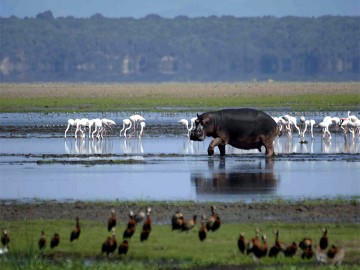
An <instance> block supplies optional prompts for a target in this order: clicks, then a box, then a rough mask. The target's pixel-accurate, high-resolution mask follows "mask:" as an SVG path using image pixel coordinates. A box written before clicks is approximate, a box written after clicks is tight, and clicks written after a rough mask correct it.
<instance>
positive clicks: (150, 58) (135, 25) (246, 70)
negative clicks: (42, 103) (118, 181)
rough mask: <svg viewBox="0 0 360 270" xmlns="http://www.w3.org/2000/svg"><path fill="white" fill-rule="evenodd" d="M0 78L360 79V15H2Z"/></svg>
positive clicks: (99, 80) (74, 79) (117, 80)
mask: <svg viewBox="0 0 360 270" xmlns="http://www.w3.org/2000/svg"><path fill="white" fill-rule="evenodd" d="M0 27H1V28H0V33H1V35H0V46H1V50H0V80H1V81H19V82H22V81H96V82H102V81H103V82H136V81H141V82H146V81H148V82H158V81H239V80H267V79H273V80H298V81H300V80H320V81H344V80H355V81H359V80H360V76H359V75H360V45H359V40H360V21H359V17H349V16H323V17H318V18H304V17H290V16H289V17H282V18H276V17H271V16H267V17H246V18H241V17H233V16H222V17H216V16H210V17H199V18H188V17H186V16H178V17H176V18H174V19H167V18H162V17H160V16H158V15H148V16H146V17H144V18H140V19H134V18H105V17H103V16H102V15H101V14H95V15H93V16H91V17H90V18H74V17H59V18H54V17H53V14H52V12H51V11H46V12H43V13H39V14H38V15H37V16H36V17H35V18H17V17H14V16H13V17H10V18H0Z"/></svg>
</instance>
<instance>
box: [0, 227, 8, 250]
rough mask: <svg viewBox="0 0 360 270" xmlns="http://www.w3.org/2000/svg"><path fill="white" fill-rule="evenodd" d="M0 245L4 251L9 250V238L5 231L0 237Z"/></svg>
mask: <svg viewBox="0 0 360 270" xmlns="http://www.w3.org/2000/svg"><path fill="white" fill-rule="evenodd" d="M1 243H2V245H3V248H4V249H9V243H10V237H9V234H8V232H7V230H4V231H3V234H2V236H1Z"/></svg>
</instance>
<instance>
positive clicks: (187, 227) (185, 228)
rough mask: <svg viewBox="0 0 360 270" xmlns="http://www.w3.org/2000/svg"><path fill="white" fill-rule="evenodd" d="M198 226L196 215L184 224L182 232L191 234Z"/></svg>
mask: <svg viewBox="0 0 360 270" xmlns="http://www.w3.org/2000/svg"><path fill="white" fill-rule="evenodd" d="M195 225H196V215H194V216H193V217H192V218H191V219H189V220H187V221H185V222H184V223H183V224H182V227H181V231H182V232H189V231H190V230H191V229H192V228H194V227H195Z"/></svg>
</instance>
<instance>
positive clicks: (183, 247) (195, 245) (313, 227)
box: [0, 220, 360, 269]
mask: <svg viewBox="0 0 360 270" xmlns="http://www.w3.org/2000/svg"><path fill="white" fill-rule="evenodd" d="M105 223H106V222H105V221H104V222H89V221H81V228H82V232H81V235H80V239H79V240H78V241H75V242H73V243H70V241H69V236H70V231H71V230H72V228H73V226H74V222H73V221H67V220H60V221H59V220H57V221H50V220H37V221H16V222H1V221H0V228H7V229H8V231H9V235H10V237H11V242H10V252H9V254H7V255H6V256H2V257H0V269H85V268H86V269H115V268H116V269H157V268H158V267H159V265H161V266H164V267H174V266H176V267H180V268H197V267H200V266H209V265H248V266H252V265H254V262H253V260H252V258H251V257H250V256H244V255H241V254H239V252H238V249H237V244H236V243H237V237H238V236H239V233H240V232H245V235H246V238H247V239H250V238H251V237H253V236H254V228H259V229H260V230H261V233H264V234H266V235H267V236H268V240H269V245H272V243H273V242H274V235H273V231H274V230H275V229H279V232H280V238H281V241H283V242H285V243H290V242H292V241H296V242H299V241H300V240H301V239H302V238H303V237H305V236H310V237H312V238H313V239H314V241H315V242H317V241H318V239H319V238H320V236H321V229H322V228H323V227H326V228H327V229H328V232H329V233H328V234H329V238H330V244H336V245H339V246H342V247H344V248H345V250H346V255H345V260H344V264H345V265H346V267H348V268H346V267H345V268H340V269H358V267H359V264H360V250H359V245H360V225H359V224H346V225H344V224H317V223H309V224H304V223H284V222H281V223H280V222H267V223H261V224H241V225H238V224H223V225H222V226H221V228H220V230H219V231H218V232H215V233H208V237H207V239H206V240H205V242H200V241H199V239H198V235H197V233H198V230H199V226H200V225H197V226H196V228H194V230H192V231H190V232H189V233H178V232H172V231H171V229H170V225H154V226H153V231H152V232H151V235H150V239H149V240H148V241H147V242H145V243H141V242H140V240H139V235H140V227H138V228H137V231H136V233H135V235H134V237H133V239H132V240H131V242H130V248H129V253H128V255H127V256H126V257H122V258H120V257H119V256H118V255H117V254H116V255H115V256H114V257H113V258H111V259H107V258H105V257H104V256H102V255H101V254H100V249H101V244H102V242H103V241H104V240H105V238H106V237H107V236H108V235H110V233H108V232H107V230H106V224H105ZM124 229H125V224H124V222H122V224H120V225H118V228H117V239H118V241H120V239H121V235H122V232H123V230H124ZM41 230H44V231H45V234H46V237H47V240H48V243H49V242H50V238H51V236H52V235H53V233H54V232H58V233H59V234H60V237H61V242H60V246H59V247H58V248H56V249H55V250H51V249H50V247H49V246H47V247H46V249H45V251H44V254H41V253H40V252H39V251H38V249H37V240H38V238H39V236H40V231H41ZM299 254H300V251H299ZM299 254H298V255H297V256H296V257H294V258H284V257H283V256H280V257H278V258H276V259H272V258H264V259H263V260H262V261H261V264H260V265H263V266H269V267H270V266H273V265H276V267H274V268H276V269H279V268H278V267H280V266H281V267H283V268H284V269H289V268H288V267H289V266H294V267H295V268H294V269H303V268H304V267H307V266H311V267H313V266H314V260H311V261H303V260H302V259H301V258H300V255H299ZM42 255H44V257H43V256H42ZM84 262H90V263H89V268H88V267H85V264H84ZM315 265H317V264H315ZM349 265H350V266H349ZM355 266H356V267H357V268H356V267H355Z"/></svg>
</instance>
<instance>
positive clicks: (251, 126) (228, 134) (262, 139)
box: [190, 109, 279, 157]
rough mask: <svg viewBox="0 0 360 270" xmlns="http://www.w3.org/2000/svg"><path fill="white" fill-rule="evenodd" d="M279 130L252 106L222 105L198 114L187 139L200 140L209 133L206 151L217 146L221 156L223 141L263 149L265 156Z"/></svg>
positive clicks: (211, 153) (209, 152) (225, 143)
mask: <svg viewBox="0 0 360 270" xmlns="http://www.w3.org/2000/svg"><path fill="white" fill-rule="evenodd" d="M277 134H279V128H278V126H277V124H276V123H275V121H274V119H273V118H272V117H271V116H269V115H267V114H266V113H264V112H262V111H258V110H255V109H224V110H220V111H216V112H207V113H203V114H201V115H198V117H197V119H196V120H195V128H194V129H193V130H192V131H191V134H190V139H191V140H193V141H203V140H205V138H206V137H213V138H214V139H213V140H212V141H211V143H210V145H209V148H208V155H209V156H212V155H214V147H215V146H217V147H218V148H219V151H220V156H225V146H226V145H227V144H229V145H231V146H233V147H235V148H240V149H246V150H248V149H258V150H259V151H260V152H261V147H262V146H264V147H265V149H266V157H272V156H274V155H275V153H274V145H273V142H274V139H275V137H276V136H277Z"/></svg>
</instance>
